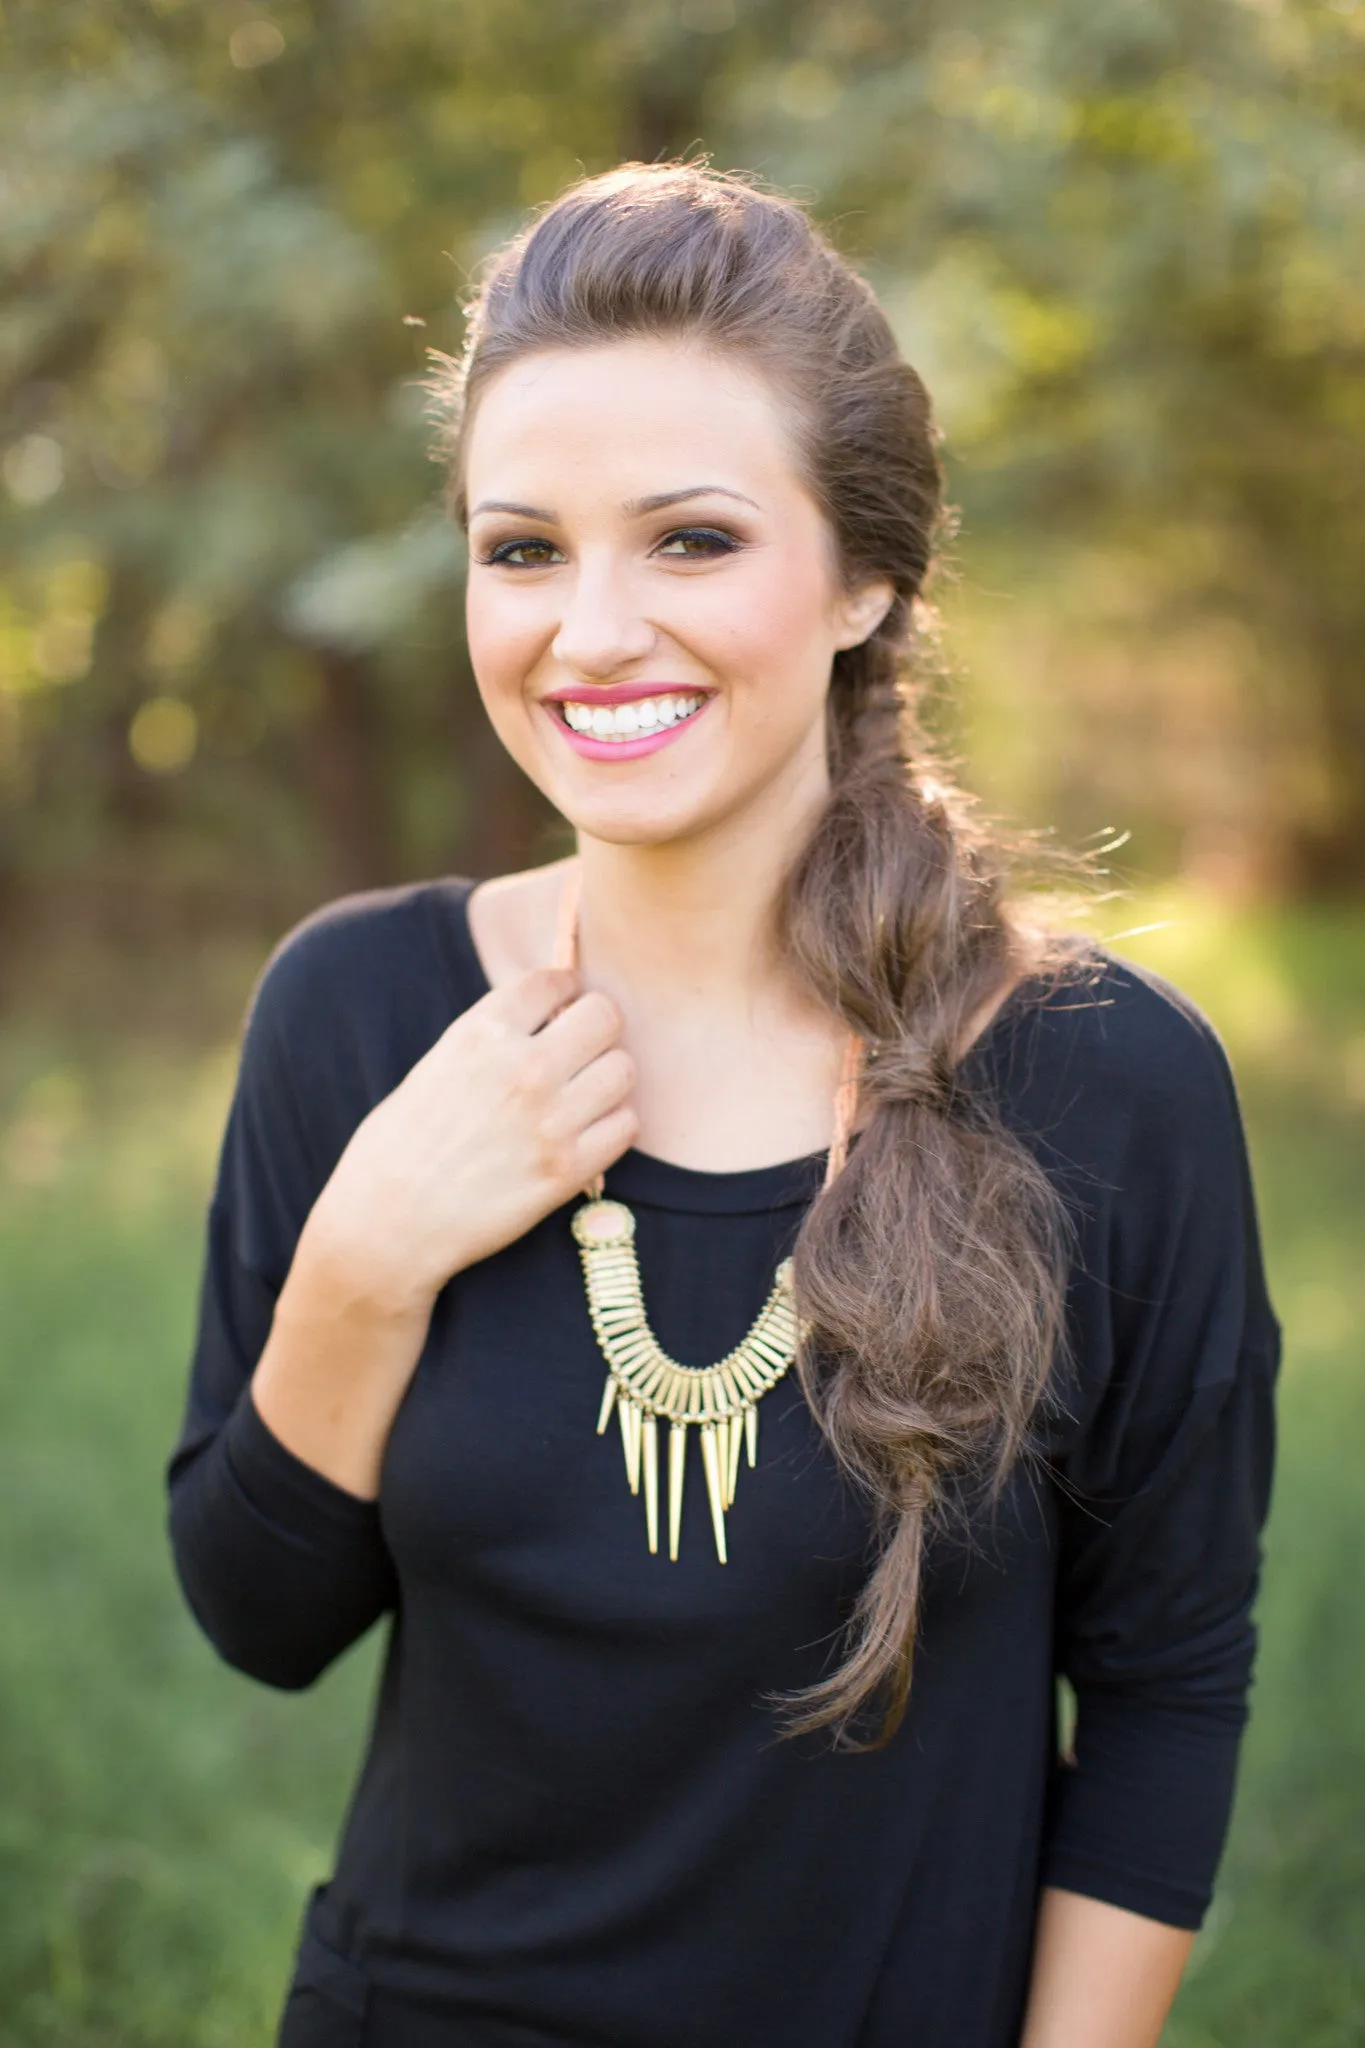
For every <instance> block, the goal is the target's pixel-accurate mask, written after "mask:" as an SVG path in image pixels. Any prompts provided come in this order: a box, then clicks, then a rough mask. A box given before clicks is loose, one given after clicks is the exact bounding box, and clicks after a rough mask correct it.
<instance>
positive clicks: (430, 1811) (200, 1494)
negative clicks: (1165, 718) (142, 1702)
mask: <svg viewBox="0 0 1365 2048" xmlns="http://www.w3.org/2000/svg"><path fill="white" fill-rule="evenodd" d="M431 388H432V393H433V397H434V401H435V405H436V409H437V413H438V415H439V418H440V420H441V424H442V438H441V452H442V453H443V455H444V457H445V459H446V460H447V462H448V464H449V477H450V504H451V508H452V510H453V512H454V514H455V516H456V517H457V518H458V519H460V520H461V521H462V522H464V523H465V525H466V526H467V528H468V531H469V538H470V569H469V580H468V600H467V602H468V628H469V644H470V650H471V655H472V659H473V664H474V670H475V674H476V676H477V679H478V685H479V689H480V692H481V694H482V698H483V702H484V704H485V706H486V708H487V712H488V716H489V718H490V720H491V722H492V724H493V726H494V728H495V729H496V731H497V733H498V735H499V737H500V738H501V740H502V742H503V744H504V745H505V746H506V748H507V749H508V751H509V753H511V754H512V755H513V756H514V757H515V759H516V760H517V761H518V762H519V763H520V765H521V766H522V768H523V769H524V770H525V771H526V773H527V774H528V775H529V776H530V777H531V778H532V779H533V780H534V781H535V782H536V783H537V784H538V785H539V787H540V788H541V790H542V791H544V793H545V794H546V796H547V797H548V798H549V799H550V801H551V802H552V803H553V804H554V805H556V806H557V808H558V809H559V810H560V812H561V813H562V814H563V816H564V817H565V818H566V819H567V820H569V821H570V823H571V824H572V826H573V828H574V830H575V834H576V839H577V850H576V853H575V855H574V856H573V857H572V858H571V859H569V860H566V861H562V862H557V863H555V864H553V865H552V866H549V867H546V868H541V869H535V870H531V871H529V872H527V873H525V874H515V875H505V876H497V877H493V878H490V879H488V880H485V881H483V882H480V883H479V884H477V885H473V884H471V883H470V882H469V881H468V880H467V879H465V878H460V877H445V878H441V879H439V880H436V881H433V882H430V883H426V884H422V885H420V886H417V887H411V888H406V889H399V890H390V891H384V892H379V893H377V894H373V895H369V896H364V897H355V898H348V899H345V900H344V901H342V902H341V903H338V904H333V905H329V906H327V907H326V908H325V909H324V910H323V911H322V912H320V913H319V914H318V915H317V916H316V917H314V918H313V919H311V920H309V921H308V922H307V923H306V924H305V925H303V926H302V927H301V928H300V929H299V930H298V931H297V932H295V933H293V934H291V935H290V937H289V938H288V939H287V940H286V941H285V942H284V944H283V945H282V946H281V947H280V948H279V949H278V951H277V953H276V955H275V957H274V959H273V960H272V961H271V963H270V965H269V967H268V969H267V971H266V973H265V975H264V976H263V979H262V981H261V984H260V986H259V988H258V991H257V994H256V998H255V1001H254V1004H253V1008H252V1012H251V1017H250V1020H249V1026H248V1030H247V1033H246V1038H245V1043H244V1047H243V1055H242V1066H241V1072H240V1075H239V1078H238V1084H237V1091H236V1095H235V1098H234V1102H233V1107H232V1112H231V1116H230V1119H229V1124H228V1129H227V1134H226V1137H225V1140H224V1148H223V1156H222V1163H221V1168H220V1173H219V1179H218V1184H217V1189H216V1192H215V1196H214V1202H213V1207H212V1210H211V1214H210V1226H209V1244H208V1256H207V1262H206V1269H205V1277H204V1286H203V1292H202V1305H201V1320H200V1331H199V1339H198V1346H197V1351H196V1356H195V1361H194V1368H193V1374H192V1379H191V1387H190V1397H189V1404H188V1411H187V1415H186V1420H185V1425H184V1429H183V1432H182V1436H181V1440H180V1444H179V1446H178V1448H177V1451H176V1454H175V1457H174V1460H173V1462H172V1468H171V1492H172V1529H173V1537H174V1542H175V1547H176V1557H177V1562H178V1565H179V1569H180V1573H181V1577H182V1580H183V1582H184V1585H185V1589H186V1593H187V1596H188V1598H189V1600H190V1602H191V1604H192V1606H193V1607H194V1610H195V1612H196V1614H197V1615H198V1616H199V1618H200V1620H201V1621H202V1623H203V1625H204V1627H205V1628H206V1629H207V1630H208V1632H209V1634H210V1635H211V1636H212V1638H213V1640H214V1641H215V1643H216V1644H217V1645H218V1647H219V1648H220V1650H221V1651H222V1653H223V1655H224V1656H225V1657H226V1658H228V1660H229V1661H230V1662H233V1663H235V1664H237V1665H239V1666H241V1667H242V1668H243V1669H245V1670H247V1671H249V1672H252V1673H253V1674H254V1675H256V1676H257V1677H259V1678H261V1679H263V1680H265V1681H266V1682H268V1683H273V1684H277V1685H282V1686H290V1687H303V1686H306V1685H308V1684H309V1683H310V1682H311V1681H312V1679H313V1678H314V1677H316V1675H317V1674H318V1673H319V1672H320V1671H321V1670H323V1669H324V1668H325V1667H326V1666H327V1665H328V1664H329V1663H330V1662H331V1661H332V1660H333V1659H334V1658H335V1657H336V1656H337V1655H339V1654H340V1652H341V1651H342V1650H344V1649H345V1648H346V1647H347V1646H348V1645H349V1644H350V1643H351V1642H353V1641H354V1640H355V1639H356V1638H357V1637H358V1636H359V1635H360V1634H361V1633H363V1632H364V1631H365V1630H366V1629H367V1628H368V1627H370V1626H371V1625H372V1624H373V1623H374V1622H376V1621H377V1620H379V1619H380V1618H381V1617H383V1616H391V1617H392V1623H391V1629H390V1636H389V1645H388V1656H387V1663H386V1667H385V1676H384V1681H383V1686H382V1690H381V1694H380V1699H379V1704H378V1710H377V1714H376V1718H375V1724H374V1730H373V1734H372V1737H371V1742H370V1748H369V1753H368V1756H367V1759H366V1762H365V1767H364V1770H363V1773H362V1776H361V1779H360V1783H359V1785H358V1788H357V1791H356V1795H355V1799H354V1801H353V1804H352V1808H351V1812H350V1815H349V1818H348V1821H347V1824H346V1829H345V1834H344V1838H343V1841H342V1843H341V1847H340V1852H339V1856H338V1862H337V1868H336V1871H335V1874H334V1876H333V1877H332V1879H331V1881H330V1882H329V1883H328V1884H327V1885H325V1886H322V1887H320V1888H319V1889H318V1891H317V1893H316V1894H315V1895H314V1897H313V1899H312V1901H311V1903H310V1906H309V1910H308V1914H307V1919H306V1924H305V1929H304V1934H303V1940H302V1942H301V1945H300V1950H299V1958H298V1965H297V1970H296V1974H295V1980H294V1984H293V1987H292V1990H291V1993H290V1996H289V2001H288V2006H287V2010H286V2014H285V2019H284V2024H283V2030H282V2033H281V2036H280V2039H281V2043H282V2044H283V2048H359V2044H362V2043H363V2044H368V2048H437V2044H450V2048H697V2044H699V2043H703V2042H704V2043H707V2044H713V2043H714V2044H720V2048H759V2044H761V2048H767V2044H774V2048H777V2044H780V2048H904V2044H905V2043H907V2042H910V2041H913V2042H915V2043H916V2044H917V2048H1019V2044H1021V2043H1022V2044H1023V2048H1151V2044H1153V2043H1155V2041H1156V2039H1157V2036H1158V2034H1159V2033H1160V2030H1161V2026H1162V2022H1163V2018H1164V2015H1165V2012H1166V2008H1167V2006H1168V2004H1169V2002H1170V1999H1171V1997H1172V1995H1173V1993H1174V1990H1175V1987H1176V1984H1177V1982H1178V1979H1179V1975H1180V1971H1181V1968H1182V1965H1183V1962H1184V1958H1185V1955H1186V1952H1187V1950H1188V1946H1189V1941H1190V1938H1191V1933H1192V1930H1193V1929H1194V1928H1195V1927H1196V1926H1197V1925H1198V1924H1199V1921H1200V1918H1201V1916H1202V1914H1203V1912H1204V1911H1205V1909H1206V1907H1207V1904H1208V1901H1209V1896H1210V1892H1211V1887H1212V1883H1213V1879H1214V1874H1215V1870H1216V1866H1217V1863H1218V1858H1219V1854H1220V1850H1221V1845H1222V1841H1223V1835H1224V1831H1225V1829H1226V1825H1227V1819H1228V1810H1229V1803H1230V1799H1231V1789H1232V1779H1233V1771H1234V1766H1235V1761H1236V1754H1237V1746H1238V1740H1239V1735H1240V1729H1241V1724H1242V1720H1243V1718H1244V1713H1245V1697H1246V1691H1247V1685H1248V1679H1249V1673H1250V1667H1251V1658H1252V1650H1253V1644H1254V1633H1253V1630H1252V1625H1251V1619H1250V1611H1251V1602H1252V1598H1253V1595H1254V1591H1255V1586H1256V1578H1257V1568H1258V1563H1259V1551H1258V1532H1259V1529H1260V1525H1261V1519H1262V1516H1263V1514H1264V1511H1265V1504H1266V1495H1267V1488H1268V1483H1269V1461H1270V1434H1271V1424H1270V1413H1271V1411H1270V1388H1271V1381H1272V1378H1273V1372H1274V1366H1275V1361H1276V1356H1277V1337H1278V1333H1277V1328H1276V1324H1275V1319H1274V1316H1273V1314H1272V1312H1271V1309H1270V1306H1269V1304H1268V1302H1267V1300H1266V1295H1265V1289H1264V1283H1263V1280H1262V1276H1261V1268H1260V1260H1259V1253H1258V1248H1257V1237H1256V1225H1255V1214H1254V1204H1253V1200H1252V1196H1251V1190H1250V1186H1249V1183H1248V1178H1247V1171H1246V1161H1245V1154H1244V1149H1243V1144H1242V1137H1241V1129H1240V1124H1239V1119H1238V1113H1237V1106H1236V1099H1235V1096H1234V1093H1233V1090H1232V1086H1231V1082H1230V1079H1229V1076H1228V1073H1227V1068H1226V1064H1225V1062H1224V1060H1223V1056H1222V1053H1221V1049H1220V1048H1219V1046H1218V1044H1217V1042H1216V1040H1215V1039H1214V1038H1213V1035H1212V1033H1211V1032H1210V1030H1209V1028H1208V1026H1207V1025H1206V1024H1205V1023H1204V1021H1203V1020H1202V1018H1200V1017H1199V1016H1198V1014H1197V1013H1196V1012H1194V1011H1193V1010H1192V1009H1191V1007H1190V1005H1189V1004H1188V1003H1187V1002H1186V1001H1185V1000H1184V999H1183V998H1182V997H1180V996H1179V995H1178V994H1177V993H1176V992H1175V991H1173V990H1171V989H1169V988H1167V987H1166V986H1164V985H1163V984H1160V983H1157V982H1155V981H1153V980H1151V979H1149V978H1144V977H1141V976H1139V975H1138V974H1137V973H1136V972H1134V971H1133V970H1131V969H1127V968H1124V967H1121V966H1120V965H1119V964H1118V963H1117V962H1116V961H1114V960H1113V959H1111V958H1109V957H1108V956H1107V955H1105V954H1104V953H1102V952H1100V951H1097V950H1095V949H1090V950H1087V949H1085V948H1083V947H1081V946H1080V945H1079V943H1076V942H1070V941H1066V940H1064V939H1063V938H1062V937H1060V936H1057V935H1049V934H1047V933H1045V932H1040V931H1039V930H1038V929H1037V928H1036V927H1035V925H1034V924H1033V922H1032V921H1031V920H1030V918H1029V917H1028V916H1026V915H1025V913H1024V910H1023V909H1022V907H1021V905H1020V903H1019V901H1018V900H1017V899H1016V896H1015V895H1014V893H1013V891H1012V888H1011V884H1010V878H1009V875H1008V873H1007V870H1006V866H1005V862H1004V859H1003V856H1002V854H1001V852H1000V850H999V849H998V848H997V847H996V846H994V845H993V843H992V842H991V840H990V838H989V837H988V835H987V834H985V833H984V832H983V831H982V830H981V829H980V828H979V826H978V825H976V824H975V823H974V822H973V819H972V815H971V811H970V807H969V805H968V804H967V802H966V800H965V799H964V798H963V797H962V796H960V795H959V794H958V792H957V791H956V790H955V789H954V788H953V787H952V785H951V782H950V781H949V779H948V777H947V776H946V774H945V773H944V771H943V769H942V767H941V766H940V765H939V764H937V763H935V762H934V760H933V759H932V758H931V755H930V753H929V750H928V749H927V747H926V745H925V742H924V738H923V735H922V732H921V730H920V727H919V724H918V720H917V717H916V705H917V682H916V676H915V662H914V654H915V627H916V622H917V618H918V615H919V609H920V607H921V606H922V604H923V593H924V587H925V581H926V577H927V575H928V572H929V566H930V557H931V552H932V544H933V540H934V535H935V531H936V526H937V521H938V514H939V472H938V465H937V460H936V456H935V450H934V439H933V433H932V428H931V424H930V416H929V407H928V401H927V398H926V395H925V393H924V390H923V387H922V385H921V384H920V382H919V379H918V378H917V377H916V376H915V373H914V372H913V370H912V369H910V367H909V366H908V365H907V364H906V363H904V362H903V361H902V359H901V357H900V355H899V353H898V351H897V349H896V346H895V342H894V339H893V337H892V334H891V330H890V328H889V326H888V324H887V321H886V319H885V317H884V315H883V314H882V312H881V310H880V308H879V307H878V306H877V304H876V301H875V299H874V297H873V295H872V293H871V292H870V290H869V289H868V287H867V286H866V284H865V283H864V282H863V281H862V280H860V279H859V278H858V277H857V276H856V275H855V274H854V272H853V271H852V270H851V269H850V268H849V267H848V266H847V265H846V264H845V263H843V262H842V261H841V259H840V258H839V257H838V256H837V255H836V254H835V253H834V251H833V250H832V249H831V248H830V247H829V245H828V244H827V243H826V242H825V241H824V240H823V238H822V237H821V236H820V235H819V233H818V232H817V231H816V230H815V228H814V227H813V226H812V224H811V223H810V221H809V220H808V218H807V217H806V215H805V214H804V213H803V212H802V211H801V210H800V209H799V208H798V207H796V206H795V205H793V204H791V203H790V202H789V201H786V200H783V199H780V198H777V197H774V196H772V195H769V194H765V193H762V192H760V191H758V190H757V189H756V188H755V187H754V186H753V185H752V184H750V183H749V182H747V181H746V180H744V179H742V178H737V177H722V176H719V175H717V174H715V173H713V172H711V171H710V170H708V169H705V168H704V167H700V166H697V165H662V166H650V167H644V166H638V165H632V166H626V167H624V168H623V169H621V170H619V171H617V172H613V173H611V174H610V175H609V176H606V177H603V178H597V179H589V180H586V181H584V182H583V183H582V184H580V185H578V186H576V187H574V188H573V189H571V190H570V191H569V192H568V193H566V194H565V195H564V196H563V197H562V198H561V199H560V200H559V201H558V202H556V204H555V205H554V206H552V207H551V208H549V209H548V210H547V211H546V213H545V214H544V215H543V216H542V217H541V218H540V219H539V220H538V221H536V222H535V223H534V224H533V225H532V226H531V227H530V228H528V230H527V231H526V233H525V234H524V235H522V236H520V237H519V238H518V239H517V240H516V241H515V242H514V243H512V244H511V245H510V246H509V247H508V248H507V249H506V250H504V251H503V252H502V253H501V254H500V255H499V256H498V257H497V258H496V259H495V261H494V262H493V264H492V265H491V267H490V270H489V273H488V276H487V278H486V279H485V281H484V284H483V286H482V287H481V289H480V291H479V293H478V295H477V297H476V299H475V301H474V303H473V305H472V307H471V308H470V321H469V335H468V344H467V348H466V351H465V354H464V356H463V358H462V359H461V360H460V361H459V362H450V361H447V360H445V359H442V358H438V359H437V360H436V363H435V365H434V371H433V377H432V380H431ZM584 1194H586V1195H587V1197H588V1199H587V1200H586V1201H583V1200H582V1197H583V1195H584ZM594 1425H595V1430H596V1433H595V1434H594ZM616 1438H619V1448H618V1449H615V1450H613V1440H614V1439H616ZM623 1466H624V1470H623V1469H622V1467H623ZM689 1467H691V1468H692V1469H697V1468H698V1467H699V1476H698V1478H697V1479H695V1480H694V1481H693V1482H692V1483H691V1484H690V1485H689V1483H688V1472H689ZM741 1471H743V1474H744V1477H743V1483H742V1484H741V1483H740V1474H741ZM1059 1676H1060V1677H1065V1678H1066V1679H1067V1680H1068V1681H1069V1683H1070V1685H1071V1687H1072V1688H1073V1690H1074V1693H1075V1696H1076V1700H1077V1703H1078V1706H1077V1721H1076V1730H1075V1737H1074V1741H1073V1742H1071V1743H1069V1744H1068V1745H1067V1746H1066V1747H1065V1750H1063V1745H1062V1744H1061V1743H1060V1742H1059V1739H1058V1734H1057V1730H1056V1727H1055V1725H1054V1698H1055V1688H1056V1682H1057V1679H1058V1678H1059Z"/></svg>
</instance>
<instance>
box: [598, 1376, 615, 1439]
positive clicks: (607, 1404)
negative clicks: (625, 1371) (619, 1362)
mask: <svg viewBox="0 0 1365 2048" xmlns="http://www.w3.org/2000/svg"><path fill="white" fill-rule="evenodd" d="M615 1406H616V1375H615V1373H614V1372H609V1373H608V1374H607V1384H606V1385H605V1387H603V1389H602V1412H601V1414H600V1415H599V1416H598V1418H597V1434H598V1435H599V1436H605V1435H606V1433H607V1424H608V1423H609V1422H610V1421H611V1411H612V1409H613V1408H614V1407H615Z"/></svg>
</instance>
